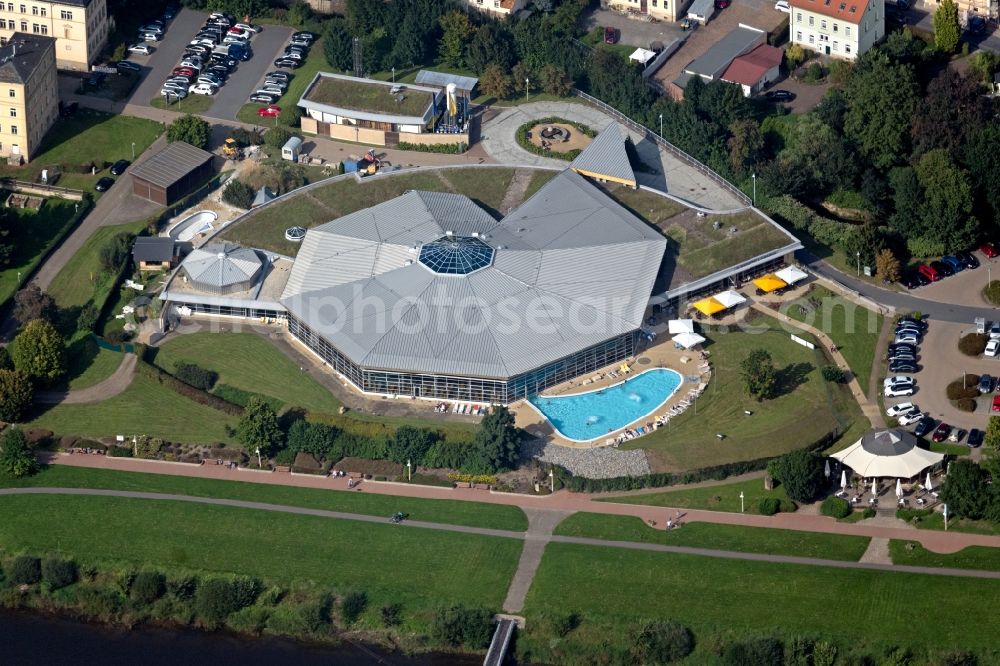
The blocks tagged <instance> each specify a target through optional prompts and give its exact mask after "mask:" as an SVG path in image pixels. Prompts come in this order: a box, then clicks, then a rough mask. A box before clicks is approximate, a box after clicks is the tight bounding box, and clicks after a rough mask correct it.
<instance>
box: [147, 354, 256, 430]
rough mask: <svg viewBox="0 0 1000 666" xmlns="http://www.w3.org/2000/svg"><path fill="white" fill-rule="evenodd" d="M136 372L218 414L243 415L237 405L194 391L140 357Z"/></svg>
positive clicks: (194, 389) (209, 394)
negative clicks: (218, 412)
mask: <svg viewBox="0 0 1000 666" xmlns="http://www.w3.org/2000/svg"><path fill="white" fill-rule="evenodd" d="M136 371H137V372H138V373H139V374H140V375H142V376H144V377H148V378H149V379H152V380H154V381H156V382H158V383H160V384H162V385H164V386H166V387H167V388H169V389H171V390H173V391H174V392H176V393H179V394H181V395H182V396H184V397H185V398H189V399H191V400H194V401H195V402H197V403H198V404H200V405H205V406H206V407H211V408H213V409H217V410H219V411H220V412H223V413H225V414H229V415H230V416H242V415H243V409H242V408H241V407H239V406H238V405H234V404H233V403H231V402H228V401H226V400H223V399H222V398H220V397H218V396H214V395H212V394H211V393H206V392H205V391H202V390H200V389H196V388H195V387H193V386H191V385H189V384H185V383H184V382H182V381H181V380H179V379H177V378H176V377H174V376H173V375H171V374H168V373H166V372H164V371H163V370H160V369H159V368H157V367H156V366H153V365H150V364H149V363H148V362H147V361H146V360H145V359H143V358H142V357H141V356H140V360H139V362H138V363H137V364H136Z"/></svg>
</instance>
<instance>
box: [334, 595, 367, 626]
mask: <svg viewBox="0 0 1000 666" xmlns="http://www.w3.org/2000/svg"><path fill="white" fill-rule="evenodd" d="M366 606H368V595H367V594H366V593H365V592H348V593H347V594H346V595H345V596H344V600H343V601H342V602H341V604H340V612H341V614H342V615H343V616H344V622H346V623H347V624H354V623H355V622H356V621H357V619H358V618H359V617H361V613H363V612H364V610H365V607H366Z"/></svg>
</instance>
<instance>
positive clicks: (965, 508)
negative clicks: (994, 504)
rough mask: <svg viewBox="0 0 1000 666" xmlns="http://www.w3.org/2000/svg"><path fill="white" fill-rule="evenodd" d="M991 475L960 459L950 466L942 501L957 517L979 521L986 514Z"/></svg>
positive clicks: (968, 461) (972, 463) (977, 466)
mask: <svg viewBox="0 0 1000 666" xmlns="http://www.w3.org/2000/svg"><path fill="white" fill-rule="evenodd" d="M988 483H989V475H987V474H986V472H985V470H983V468H982V467H980V466H979V465H978V464H976V463H975V462H973V461H971V460H964V459H961V458H960V459H958V460H955V461H954V462H952V463H951V464H950V465H949V466H948V475H947V476H946V477H945V479H944V485H942V486H941V501H943V502H944V503H945V504H947V505H948V510H949V511H951V512H952V513H953V514H954V515H956V516H962V517H963V518H969V519H971V520H979V519H980V518H982V517H983V516H984V514H985V513H986V507H987V504H988V499H989V497H988V496H989V491H990V489H989V488H988Z"/></svg>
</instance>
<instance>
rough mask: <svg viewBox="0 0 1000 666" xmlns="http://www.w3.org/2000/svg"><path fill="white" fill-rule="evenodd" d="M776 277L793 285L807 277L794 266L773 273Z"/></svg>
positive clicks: (806, 274)
mask: <svg viewBox="0 0 1000 666" xmlns="http://www.w3.org/2000/svg"><path fill="white" fill-rule="evenodd" d="M774 274H775V275H776V276H777V277H779V278H781V279H782V280H784V281H785V282H787V283H788V284H795V283H796V282H798V281H799V280H802V279H804V278H806V277H808V276H809V274H808V273H806V272H805V271H803V270H802V269H801V268H798V267H796V266H788V267H787V268H782V269H781V270H780V271H775V273H774Z"/></svg>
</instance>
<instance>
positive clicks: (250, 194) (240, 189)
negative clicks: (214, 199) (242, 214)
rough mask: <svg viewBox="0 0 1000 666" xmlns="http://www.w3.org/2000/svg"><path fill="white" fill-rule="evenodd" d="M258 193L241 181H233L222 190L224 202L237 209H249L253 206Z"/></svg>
mask: <svg viewBox="0 0 1000 666" xmlns="http://www.w3.org/2000/svg"><path fill="white" fill-rule="evenodd" d="M254 196H256V192H254V191H253V188H252V187H250V186H249V185H247V184H246V183H244V182H243V181H241V180H231V181H229V184H228V185H226V189H224V190H222V200H223V201H225V202H226V203H227V204H229V205H231V206H236V207H237V208H243V209H244V210H246V209H249V208H250V206H252V205H253V198H254Z"/></svg>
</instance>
